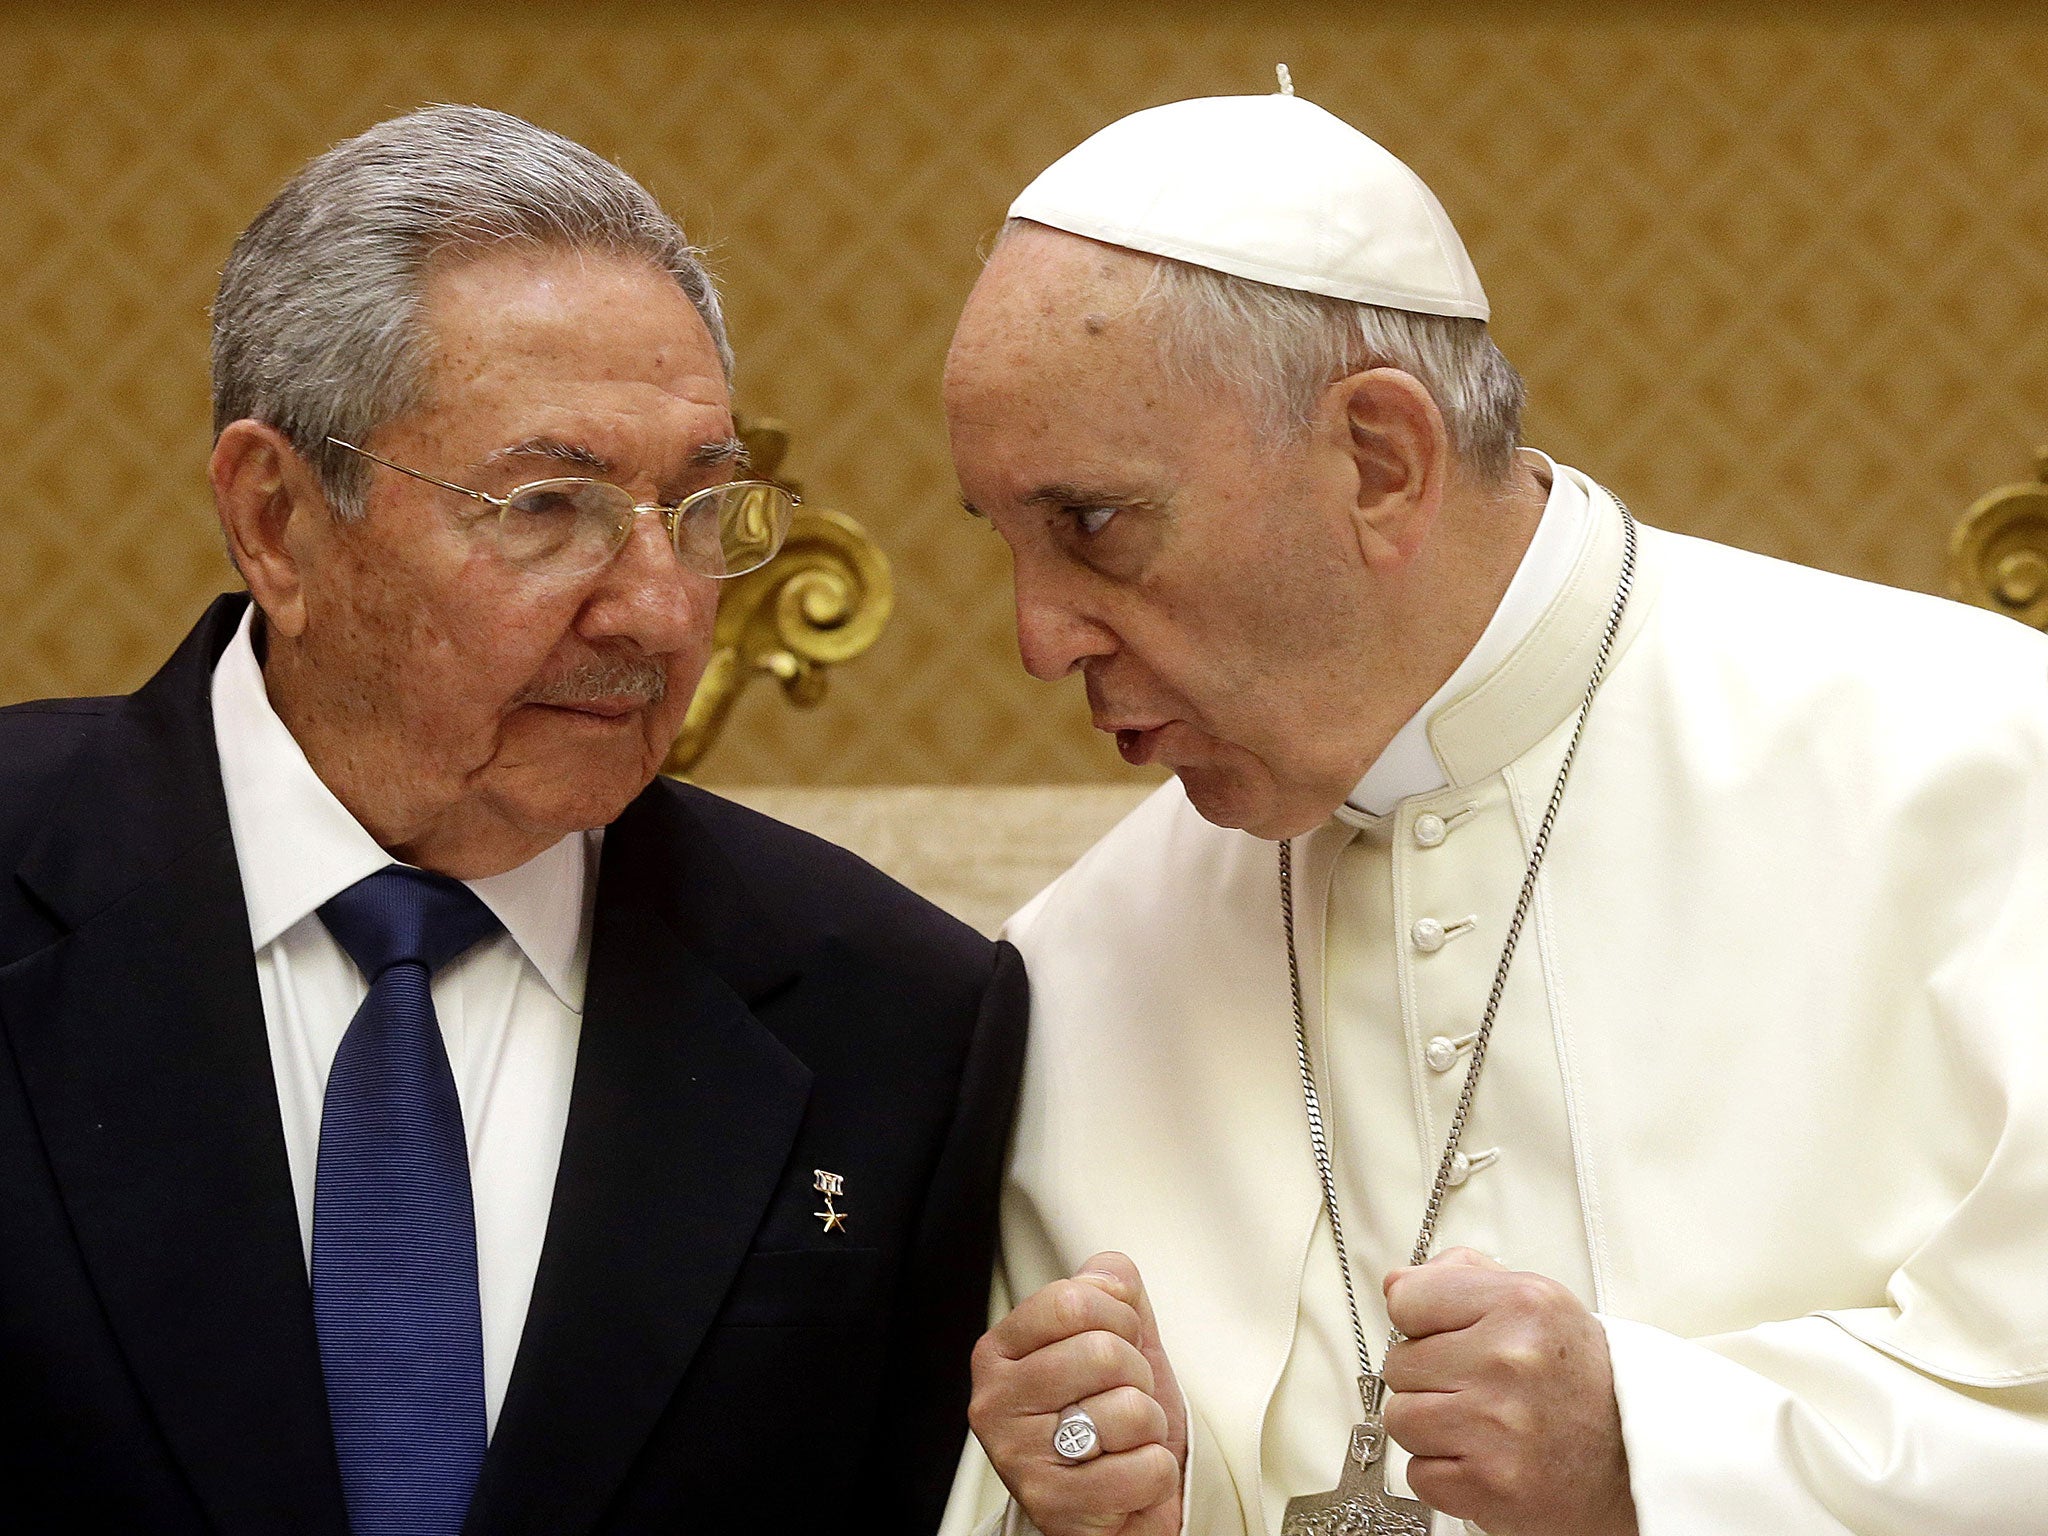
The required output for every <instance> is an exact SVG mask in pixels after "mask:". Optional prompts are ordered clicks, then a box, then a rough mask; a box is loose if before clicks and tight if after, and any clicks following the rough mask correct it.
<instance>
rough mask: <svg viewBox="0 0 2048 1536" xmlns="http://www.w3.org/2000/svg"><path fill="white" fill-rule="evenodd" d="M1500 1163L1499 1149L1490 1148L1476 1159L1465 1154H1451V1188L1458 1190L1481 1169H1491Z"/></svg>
mask: <svg viewBox="0 0 2048 1536" xmlns="http://www.w3.org/2000/svg"><path fill="white" fill-rule="evenodd" d="M1498 1161H1500V1148H1499V1147H1488V1148H1487V1149H1486V1150H1485V1151H1484V1152H1481V1153H1479V1154H1478V1155H1477V1156H1476V1157H1467V1156H1466V1155H1465V1154H1464V1153H1463V1152H1453V1153H1452V1154H1451V1176H1450V1179H1449V1183H1450V1186H1451V1188H1453V1189H1456V1188H1457V1187H1458V1186H1459V1185H1460V1184H1462V1183H1464V1182H1465V1181H1466V1180H1467V1179H1469V1178H1471V1177H1472V1175H1473V1174H1475V1173H1477V1172H1478V1171H1479V1170H1480V1169H1482V1168H1488V1167H1491V1166H1492V1165H1493V1164H1494V1163H1496V1162H1498Z"/></svg>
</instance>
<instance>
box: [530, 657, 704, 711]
mask: <svg viewBox="0 0 2048 1536" xmlns="http://www.w3.org/2000/svg"><path fill="white" fill-rule="evenodd" d="M667 697H668V673H667V672H666V671H665V670H664V669H663V668H662V667H661V666H660V665H659V664H657V663H656V662H653V661H650V660H649V659H648V658H647V657H645V656H604V657H599V658H597V659H595V660H592V661H586V662H583V663H581V664H580V665H578V666H575V667H572V668H571V669H570V670H569V671H567V672H563V673H560V674H558V675H557V676H555V677H551V678H548V679H546V680H545V681H543V682H538V683H531V684H529V685H528V686H527V687H526V689H525V690H524V691H523V692H522V693H521V694H520V695H519V700H520V702H521V703H522V704H596V703H600V702H611V701H614V700H617V699H638V700H639V701H640V702H641V703H643V704H659V703H660V702H661V701H662V700H663V699H665V698H667Z"/></svg>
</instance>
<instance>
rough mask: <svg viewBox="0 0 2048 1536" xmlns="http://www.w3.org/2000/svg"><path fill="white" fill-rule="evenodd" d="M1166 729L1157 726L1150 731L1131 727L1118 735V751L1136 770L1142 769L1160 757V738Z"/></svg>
mask: <svg viewBox="0 0 2048 1536" xmlns="http://www.w3.org/2000/svg"><path fill="white" fill-rule="evenodd" d="M1165 729H1166V727H1165V726H1164V725H1155V726H1152V727H1150V728H1149V729H1139V728H1138V727H1136V726H1129V727H1126V728H1124V729H1122V730H1119V731H1118V732H1117V733H1116V749H1117V752H1118V753H1119V754H1121V756H1122V757H1123V760H1124V761H1125V762H1127V763H1129V764H1130V765H1131V766H1132V767H1134V768H1142V767H1144V766H1145V764H1147V763H1149V762H1151V761H1152V760H1153V759H1154V758H1156V757H1157V756H1158V755H1159V736H1160V733H1161V732H1162V731H1164V730H1165Z"/></svg>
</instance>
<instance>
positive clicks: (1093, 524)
mask: <svg viewBox="0 0 2048 1536" xmlns="http://www.w3.org/2000/svg"><path fill="white" fill-rule="evenodd" d="M1116 512H1117V509H1116V508H1115V507H1069V508H1067V513H1068V515H1069V516H1071V517H1072V518H1073V519H1074V526H1075V527H1076V528H1079V529H1080V530H1081V532H1082V533H1084V534H1088V535H1091V536H1092V535H1094V534H1098V533H1100V532H1102V530H1103V529H1105V528H1107V527H1108V526H1109V520H1110V519H1111V518H1112V517H1115V516H1116Z"/></svg>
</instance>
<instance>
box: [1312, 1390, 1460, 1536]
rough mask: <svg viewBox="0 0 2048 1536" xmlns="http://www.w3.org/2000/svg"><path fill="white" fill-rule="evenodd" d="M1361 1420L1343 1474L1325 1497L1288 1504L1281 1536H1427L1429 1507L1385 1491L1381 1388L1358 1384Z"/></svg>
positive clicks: (1316, 1496)
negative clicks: (1363, 1405)
mask: <svg viewBox="0 0 2048 1536" xmlns="http://www.w3.org/2000/svg"><path fill="white" fill-rule="evenodd" d="M1358 1393H1359V1396H1360V1397H1361V1398H1362V1399H1363V1400H1364V1402H1365V1418H1364V1420H1363V1422H1361V1423H1359V1424H1357V1425H1356V1426H1354V1427H1353V1429H1352V1431H1351V1447H1350V1449H1349V1450H1348V1451H1346V1452H1345V1455H1344V1473H1343V1475H1342V1476H1341V1477H1339V1478H1338V1479H1337V1486H1336V1487H1335V1488H1333V1489H1331V1490H1330V1491H1329V1492H1328V1493H1304V1494H1302V1495H1301V1496H1300V1497H1298V1498H1292V1499H1289V1500H1288V1501H1287V1513H1286V1515H1285V1516H1284V1517H1283V1518H1282V1519H1281V1522H1280V1536H1429V1528H1430V1513H1431V1511H1430V1507H1429V1506H1428V1505H1427V1504H1424V1503H1423V1502H1422V1501H1421V1500H1419V1499H1403V1498H1397V1497H1396V1496H1394V1495H1393V1494H1391V1493H1388V1492H1387V1431H1386V1429H1385V1428H1384V1427H1383V1426H1382V1425H1381V1423H1380V1409H1379V1400H1380V1383H1379V1378H1378V1377H1376V1376H1365V1377H1361V1378H1360V1379H1359V1383H1358Z"/></svg>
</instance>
